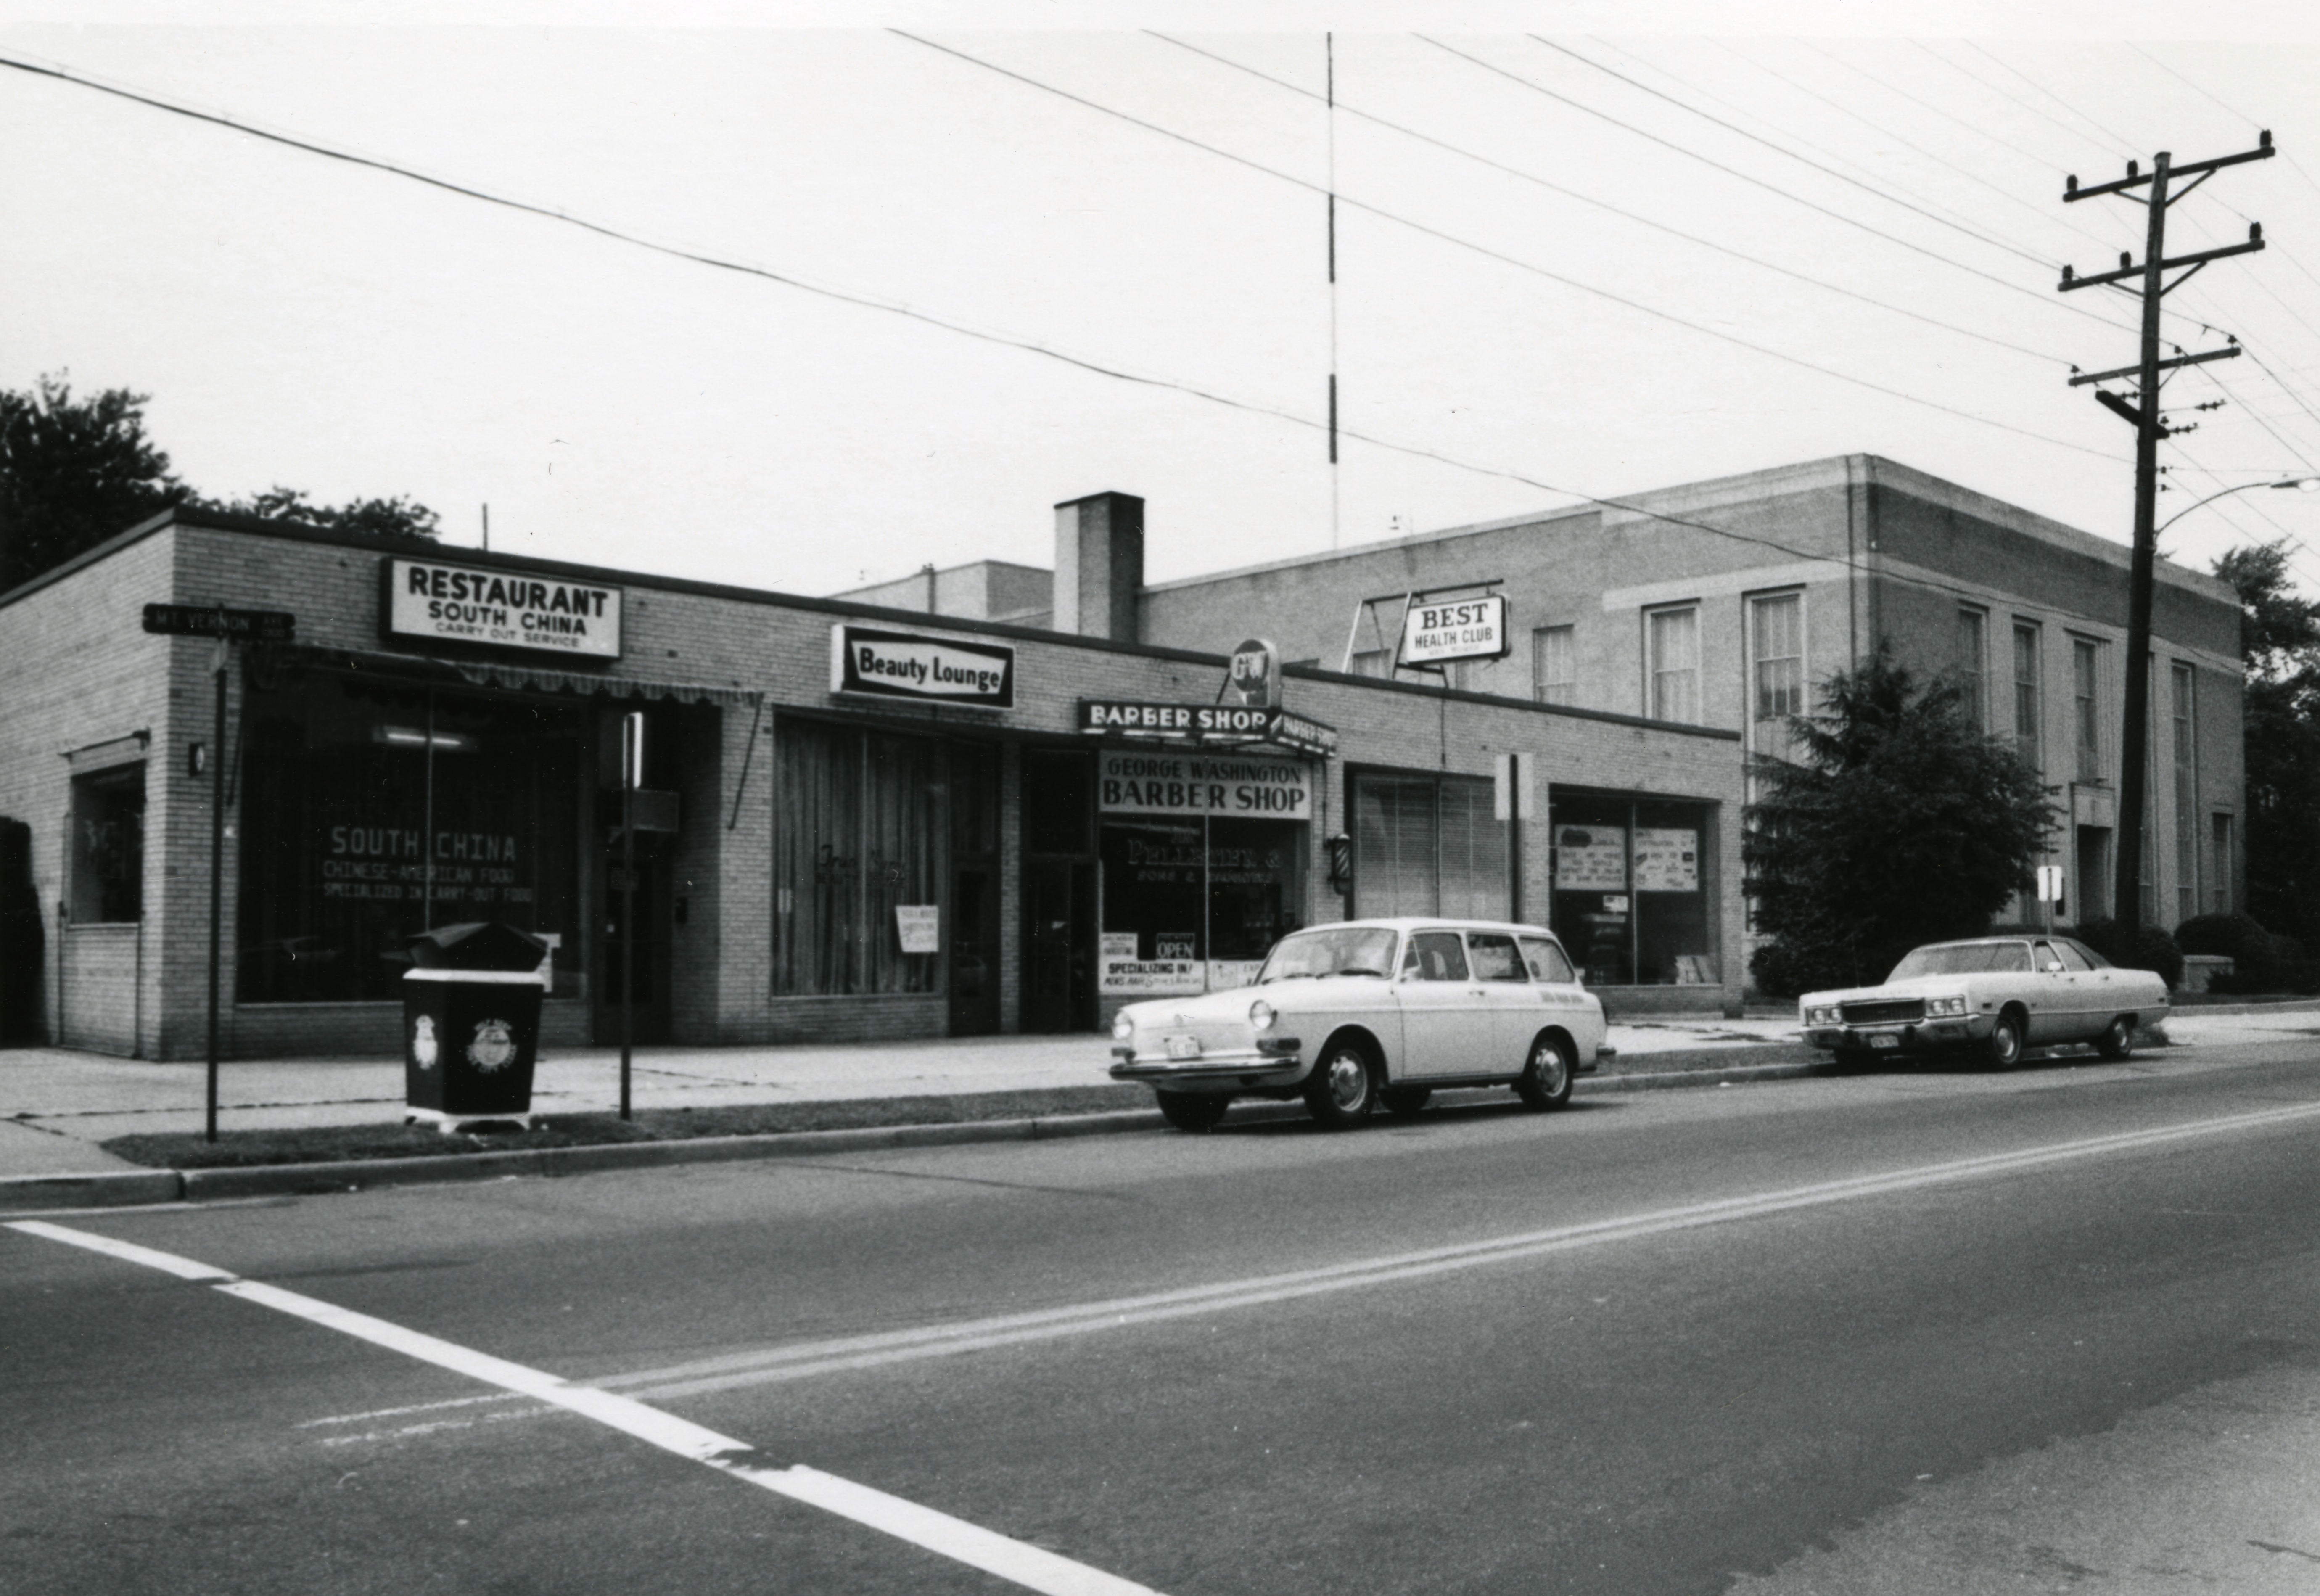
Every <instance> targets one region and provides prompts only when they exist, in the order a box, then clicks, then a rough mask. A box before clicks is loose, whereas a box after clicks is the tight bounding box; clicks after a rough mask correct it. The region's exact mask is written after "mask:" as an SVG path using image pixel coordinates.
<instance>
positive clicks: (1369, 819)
mask: <svg viewBox="0 0 2320 1596" xmlns="http://www.w3.org/2000/svg"><path fill="white" fill-rule="evenodd" d="M1354 821H1355V837H1354V846H1355V872H1354V877H1355V884H1354V914H1355V918H1356V919H1364V920H1368V919H1377V918H1382V917H1384V916H1388V915H1397V914H1440V915H1455V916H1457V917H1460V918H1464V919H1473V920H1504V919H1505V918H1506V917H1507V914H1508V912H1509V907H1510V905H1509V902H1508V897H1507V839H1506V825H1505V823H1504V822H1503V821H1500V820H1499V819H1498V818H1497V816H1496V812H1495V807H1494V804H1493V802H1492V796H1491V783H1490V782H1489V781H1488V780H1487V779H1483V778H1478V777H1473V776H1455V775H1442V776H1431V775H1427V776H1400V775H1371V774H1363V775H1357V776H1355V781H1354Z"/></svg>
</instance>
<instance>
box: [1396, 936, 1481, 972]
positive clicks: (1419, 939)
mask: <svg viewBox="0 0 2320 1596" xmlns="http://www.w3.org/2000/svg"><path fill="white" fill-rule="evenodd" d="M1402 973H1403V974H1404V975H1409V977H1410V978H1411V979H1413V980H1417V981H1464V979H1466V950H1465V948H1463V947H1462V946H1460V944H1459V941H1458V933H1457V932H1455V931H1420V932H1418V934H1417V935H1416V936H1414V937H1412V938H1410V939H1409V957H1408V958H1406V959H1404V960H1403V961H1402Z"/></svg>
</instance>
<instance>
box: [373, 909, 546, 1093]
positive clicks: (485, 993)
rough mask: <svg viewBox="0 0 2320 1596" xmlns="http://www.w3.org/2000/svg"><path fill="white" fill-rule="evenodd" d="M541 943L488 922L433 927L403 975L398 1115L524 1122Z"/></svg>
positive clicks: (534, 1052) (534, 1049)
mask: <svg viewBox="0 0 2320 1596" xmlns="http://www.w3.org/2000/svg"><path fill="white" fill-rule="evenodd" d="M547 957H548V944H547V943H545V942H543V941H541V940H540V939H539V938H537V937H534V936H531V935H530V934H529V933H528V932H524V931H519V930H517V929H515V928H514V927H513V926H508V925H502V924H500V923H498V922H497V921H495V920H480V921H476V922H473V923H471V924H467V925H456V926H438V927H437V928H436V929H433V930H431V931H429V932H427V933H426V934H424V935H423V936H421V937H420V938H418V939H416V940H415V941H413V942H412V945H411V964H412V967H411V969H410V970H409V971H408V972H406V973H405V974H404V975H403V1101H404V1102H405V1104H406V1105H407V1107H406V1110H405V1112H404V1115H403V1117H404V1119H406V1120H435V1121H436V1122H438V1123H439V1124H441V1125H442V1126H443V1127H444V1128H445V1129H449V1127H450V1126H451V1125H453V1124H455V1123H457V1122H458V1121H461V1120H523V1121H526V1122H527V1123H528V1122H529V1120H530V1113H531V1066H532V1063H533V1061H534V1059H535V1058H537V1057H538V1056H539V1000H540V998H541V996H542V995H543V994H542V989H541V987H540V984H539V966H540V965H541V963H542V961H544V960H545V959H546V958H547Z"/></svg>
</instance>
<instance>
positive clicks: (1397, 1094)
mask: <svg viewBox="0 0 2320 1596" xmlns="http://www.w3.org/2000/svg"><path fill="white" fill-rule="evenodd" d="M1433 1095H1434V1088H1433V1087H1431V1086H1389V1087H1387V1088H1386V1089H1385V1090H1384V1091H1383V1092H1381V1093H1378V1101H1379V1102H1382V1103H1383V1104H1385V1111H1386V1112H1387V1113H1389V1114H1391V1115H1392V1116H1393V1117H1394V1118H1395V1119H1397V1120H1409V1119H1415V1118H1416V1117H1417V1115H1418V1110H1420V1109H1422V1108H1424V1107H1425V1106H1426V1100H1427V1098H1429V1097H1431V1096H1433Z"/></svg>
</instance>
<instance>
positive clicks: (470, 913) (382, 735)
mask: <svg viewBox="0 0 2320 1596" xmlns="http://www.w3.org/2000/svg"><path fill="white" fill-rule="evenodd" d="M248 704H249V707H248V721H247V725H248V733H247V735H248V738H249V752H248V754H247V756H246V761H245V765H244V769H243V774H242V793H243V797H242V803H243V806H244V810H245V827H244V836H243V843H242V848H243V853H242V858H243V866H242V879H241V902H240V924H241V926H242V928H243V930H242V935H241V937H240V950H239V957H238V959H237V967H238V975H237V977H236V996H237V999H238V1001H240V1002H246V1003H268V1002H365V1001H369V1002H381V1001H393V1000H395V999H398V998H399V997H400V996H401V995H402V989H401V985H400V982H401V977H402V974H403V971H404V970H406V969H408V968H410V963H409V953H408V949H409V947H410V942H411V939H412V937H413V936H415V935H416V934H417V933H418V932H419V931H420V930H421V929H422V928H423V927H425V926H427V925H430V924H431V925H438V926H440V925H452V924H457V923H458V922H460V921H462V920H502V921H504V922H506V923H508V924H510V925H512V926H515V927H517V928H519V929H523V930H530V931H541V932H552V933H556V934H557V935H559V936H560V937H561V938H562V939H563V945H564V948H566V949H567V950H569V951H568V952H567V953H566V955H564V956H561V957H558V958H557V962H556V964H555V966H554V967H555V972H556V982H557V985H556V991H557V994H558V995H563V996H573V995H576V994H577V991H578V984H577V983H578V973H579V971H580V969H581V968H582V964H581V961H580V959H579V958H578V957H576V955H577V952H578V950H579V949H580V948H582V947H583V945H584V940H585V939H584V937H583V931H584V927H583V926H582V925H581V923H580V920H579V916H578V914H577V912H576V905H577V898H578V894H577V890H576V884H577V880H578V854H579V843H580V833H579V804H580V793H581V785H580V774H579V773H580V770H581V763H582V762H581V749H582V743H581V721H580V716H579V714H578V713H577V712H576V711H575V710H573V709H569V708H566V707H563V706H552V705H548V704H541V703H530V702H525V701H510V700H497V701H495V700H494V699H492V698H489V697H485V696H484V695H481V694H467V693H451V692H443V691H438V692H437V693H436V694H434V695H433V703H432V705H431V712H430V703H429V695H428V694H427V692H426V690H424V689H415V688H412V687H407V686H401V685H396V686H387V685H380V684H376V683H369V682H362V681H358V680H354V679H350V678H344V677H340V676H331V675H329V674H326V673H322V672H316V673H312V674H309V675H307V676H305V677H304V679H303V680H298V681H291V682H283V683H257V682H253V684H252V685H251V689H250V692H249V701H248ZM430 726H431V729H432V734H431V735H432V746H433V749H434V752H433V757H431V758H430V757H429V748H430ZM430 767H431V771H430ZM430 779H431V782H432V794H431V803H430ZM430 821H432V826H431V829H430ZM430 840H431V844H432V846H431V848H430Z"/></svg>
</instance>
